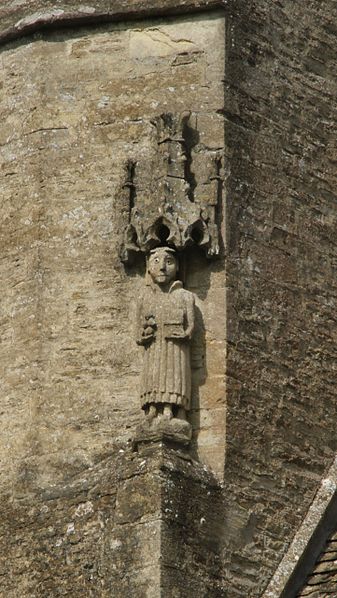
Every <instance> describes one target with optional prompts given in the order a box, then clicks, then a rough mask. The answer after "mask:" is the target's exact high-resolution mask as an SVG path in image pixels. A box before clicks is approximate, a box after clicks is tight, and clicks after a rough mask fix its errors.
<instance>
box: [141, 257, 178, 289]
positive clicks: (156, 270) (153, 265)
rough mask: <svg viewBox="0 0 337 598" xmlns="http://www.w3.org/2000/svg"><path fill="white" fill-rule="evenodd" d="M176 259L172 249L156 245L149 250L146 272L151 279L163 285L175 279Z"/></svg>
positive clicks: (176, 270)
mask: <svg viewBox="0 0 337 598" xmlns="http://www.w3.org/2000/svg"><path fill="white" fill-rule="evenodd" d="M177 272H178V259H177V257H176V254H175V251H174V249H171V248H170V247H156V248H155V249H152V251H150V256H149V261H148V273H149V274H150V276H151V278H152V280H153V281H154V282H155V283H156V284H159V285H160V286H165V285H167V284H169V283H170V282H172V281H173V280H175V279H176V276H177Z"/></svg>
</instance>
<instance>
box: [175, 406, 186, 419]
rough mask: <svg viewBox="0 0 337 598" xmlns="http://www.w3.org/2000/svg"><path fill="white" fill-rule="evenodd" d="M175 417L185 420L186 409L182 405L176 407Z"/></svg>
mask: <svg viewBox="0 0 337 598" xmlns="http://www.w3.org/2000/svg"><path fill="white" fill-rule="evenodd" d="M177 418H178V419H182V420H183V421H186V411H185V409H184V407H178V412H177Z"/></svg>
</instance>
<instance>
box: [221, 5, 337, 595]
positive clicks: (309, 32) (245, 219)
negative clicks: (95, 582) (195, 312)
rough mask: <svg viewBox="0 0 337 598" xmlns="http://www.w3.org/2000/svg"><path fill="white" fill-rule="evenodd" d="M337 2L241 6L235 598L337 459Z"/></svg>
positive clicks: (233, 372)
mask: <svg viewBox="0 0 337 598" xmlns="http://www.w3.org/2000/svg"><path fill="white" fill-rule="evenodd" d="M336 17H337V14H336V3H335V2H334V1H332V2H330V1H328V2H325V3H324V4H323V3H320V2H315V1H309V2H305V3H303V2H300V1H295V2H294V1H293V0H281V1H280V2H270V1H267V0H261V1H260V0H259V1H251V2H247V1H246V0H245V1H238V2H233V3H232V5H231V22H230V27H229V30H230V38H228V40H227V41H228V56H227V62H226V98H225V116H226V118H227V122H226V141H227V151H228V162H229V164H230V176H229V178H228V181H227V198H228V214H227V222H228V226H229V229H230V239H229V244H228V249H227V251H228V256H229V259H228V276H227V284H228V286H229V291H228V293H227V298H228V303H227V307H228V311H227V317H228V321H227V330H228V352H229V353H228V363H227V367H228V389H227V397H228V403H227V405H228V407H227V442H228V451H227V457H226V475H225V481H226V496H227V497H228V512H227V528H226V542H227V557H228V558H229V559H231V564H230V566H229V568H228V575H229V577H228V578H229V580H230V583H231V591H230V592H229V594H228V595H229V596H240V597H243V596H245V597H248V596H254V597H255V596H259V595H260V594H261V593H262V591H263V589H264V588H265V587H266V585H267V583H268V580H269V579H270V577H271V575H272V573H273V571H274V570H275V566H276V564H277V563H278V562H279V561H280V560H281V558H282V556H283V554H284V553H285V552H286V550H287V547H288V545H289V542H290V541H291V540H292V538H293V536H294V533H295V531H296V529H297V528H298V527H299V525H300V523H301V522H302V520H303V518H304V516H305V514H306V512H307V510H308V508H309V505H310V503H311V501H312V499H313V496H314V494H315V491H316V489H317V487H318V486H319V484H320V480H321V478H322V477H324V472H325V470H326V469H327V468H328V467H329V465H330V464H331V461H332V460H333V458H334V455H335V453H336V448H337V447H336V441H337V436H336V398H337V397H336V388H337V385H336V357H337V353H336V347H337V344H336V339H337V336H336V335H337V326H336V300H337V270H336V268H337V262H336V232H337V201H336V140H335V138H336V120H337V107H336V102H335V97H336V81H337V64H336V57H335V47H336Z"/></svg>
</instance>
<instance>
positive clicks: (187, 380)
mask: <svg viewBox="0 0 337 598" xmlns="http://www.w3.org/2000/svg"><path fill="white" fill-rule="evenodd" d="M151 316H152V317H153V318H154V320H155V323H156V331H155V338H153V339H152V340H151V341H150V342H149V343H148V344H145V345H144V364H143V375H142V383H141V393H140V395H141V403H142V407H143V408H145V407H146V406H147V405H149V404H151V403H171V404H174V405H179V406H182V407H184V408H185V409H186V410H189V409H190V403H191V363H190V340H189V339H185V340H176V339H169V338H167V337H168V336H170V334H172V332H173V333H174V332H176V333H178V334H183V333H184V332H186V331H188V332H189V335H191V334H192V332H193V327H194V295H193V293H191V292H190V291H186V290H185V289H184V288H183V287H182V283H181V282H180V281H177V280H176V281H174V282H173V283H172V284H171V287H170V289H169V291H168V292H167V293H164V292H163V291H162V290H161V289H160V287H159V286H158V285H154V284H153V285H152V286H149V287H148V288H147V291H146V293H145V294H144V296H143V298H142V300H141V301H140V303H139V305H138V325H139V333H138V342H139V344H143V343H142V342H141V331H142V327H143V324H144V321H145V319H146V317H147V318H149V317H151Z"/></svg>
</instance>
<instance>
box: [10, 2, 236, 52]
mask: <svg viewBox="0 0 337 598" xmlns="http://www.w3.org/2000/svg"><path fill="white" fill-rule="evenodd" d="M39 4H40V3H39V1H38V0H36V2H35V3H34V4H33V6H31V7H30V8H29V9H27V7H25V6H24V5H23V6H22V7H21V8H20V9H19V10H17V11H15V12H13V13H12V14H10V13H9V14H8V13H6V7H4V8H2V9H0V22H2V26H1V24H0V44H3V43H6V42H8V41H12V40H15V39H18V38H20V37H23V36H25V35H29V34H32V33H35V32H37V31H39V30H41V29H46V28H56V27H62V26H64V27H70V26H82V25H91V24H96V23H97V24H98V23H101V22H109V21H110V22H113V21H115V22H116V21H121V20H123V19H128V20H132V19H143V18H151V17H155V16H157V17H160V16H169V15H174V14H177V15H178V14H184V13H188V12H202V11H206V10H208V11H209V10H214V9H219V8H224V7H225V6H226V4H227V0H161V1H160V0H151V1H144V0H124V1H122V2H119V3H118V4H116V3H114V2H113V0H108V1H107V2H105V3H104V7H102V6H101V7H100V8H98V7H97V6H95V4H97V2H93V0H88V2H87V3H85V4H82V3H77V2H72V3H71V6H69V3H66V2H64V4H63V7H62V5H61V6H60V7H58V8H55V7H54V6H53V1H52V0H49V2H48V4H47V6H46V3H45V5H44V8H43V10H38V8H39ZM66 4H67V5H66ZM48 5H49V6H48Z"/></svg>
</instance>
